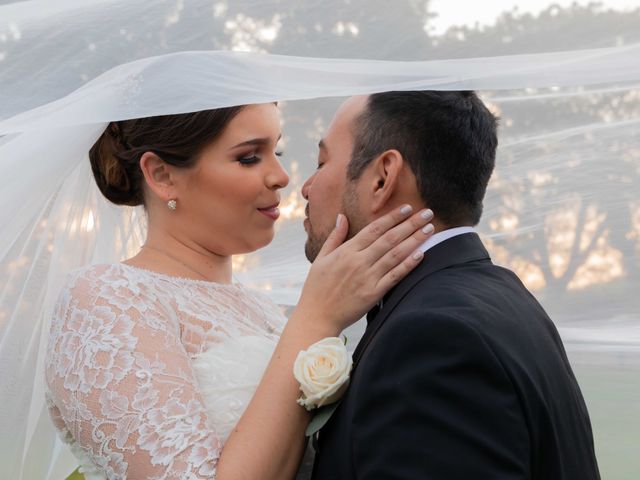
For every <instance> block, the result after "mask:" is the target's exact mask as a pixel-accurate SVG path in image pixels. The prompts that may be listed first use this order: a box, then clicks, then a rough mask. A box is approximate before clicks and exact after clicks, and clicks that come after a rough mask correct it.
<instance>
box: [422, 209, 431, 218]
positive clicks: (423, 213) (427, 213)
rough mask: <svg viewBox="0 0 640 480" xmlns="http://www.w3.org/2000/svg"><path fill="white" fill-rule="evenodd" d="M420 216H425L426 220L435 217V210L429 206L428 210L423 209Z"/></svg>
mask: <svg viewBox="0 0 640 480" xmlns="http://www.w3.org/2000/svg"><path fill="white" fill-rule="evenodd" d="M420 216H421V217H422V218H424V219H425V220H429V219H430V218H433V212H432V211H431V209H430V208H427V209H426V210H423V211H422V212H421V213H420Z"/></svg>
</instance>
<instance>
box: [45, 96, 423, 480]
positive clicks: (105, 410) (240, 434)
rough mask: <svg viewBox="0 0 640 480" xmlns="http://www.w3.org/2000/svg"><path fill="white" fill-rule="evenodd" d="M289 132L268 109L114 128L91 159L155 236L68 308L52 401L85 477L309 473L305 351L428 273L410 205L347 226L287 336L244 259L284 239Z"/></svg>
mask: <svg viewBox="0 0 640 480" xmlns="http://www.w3.org/2000/svg"><path fill="white" fill-rule="evenodd" d="M280 135H281V134H280V121H279V117H278V109H277V106H276V105H275V104H272V103H269V104H259V105H247V106H238V107H230V108H221V109H217V110H208V111H201V112H196V113H188V114H179V115H169V116H159V117H149V118H142V119H134V120H126V121H120V122H112V123H110V124H109V126H108V128H107V129H106V131H105V132H104V133H103V134H102V136H101V137H100V138H99V139H98V141H97V142H96V143H95V145H94V146H93V147H92V149H91V151H90V155H89V157H90V160H91V167H92V170H93V174H94V177H95V180H96V183H97V185H98V187H99V189H100V190H101V192H102V193H103V194H104V196H105V197H106V198H107V199H108V200H110V201H111V202H113V203H115V204H119V205H144V207H145V210H146V212H147V216H148V234H147V238H146V242H145V243H144V245H143V247H142V248H141V249H140V252H139V253H138V254H137V255H135V256H133V257H132V258H129V259H127V260H125V261H124V262H123V263H116V264H102V265H91V266H88V267H85V268H83V269H80V270H77V271H75V272H73V273H72V274H71V275H70V276H69V278H68V281H67V283H66V285H65V286H64V288H63V290H62V293H61V295H60V297H59V300H58V302H57V305H56V308H55V311H54V318H53V321H52V326H51V332H50V338H49V345H48V351H47V358H46V382H47V388H48V391H47V402H48V405H49V410H50V415H51V417H52V419H53V422H54V424H55V425H56V428H57V429H58V430H59V432H60V434H61V435H62V436H63V438H64V439H65V441H67V442H68V443H69V444H70V445H71V448H72V450H73V451H74V453H75V454H76V456H77V457H78V458H79V461H80V463H81V467H82V471H83V472H84V473H85V475H86V476H87V477H88V478H109V479H121V478H135V479H142V478H149V479H159V478H180V479H185V478H194V479H195V478H217V479H222V480H229V479H257V478H259V479H291V478H294V477H295V476H296V472H297V471H298V466H299V463H300V459H301V457H302V455H303V452H304V449H305V442H304V430H305V427H306V425H307V424H308V422H309V419H310V414H309V413H308V412H307V411H306V410H305V409H304V408H302V407H300V406H299V405H298V404H297V403H296V399H297V397H298V396H299V393H300V388H299V387H300V385H299V384H298V383H297V382H296V380H295V378H294V376H293V363H294V360H295V358H296V356H297V354H298V352H300V351H301V350H304V349H305V348H307V347H308V346H309V345H311V344H313V343H314V342H316V341H318V340H321V339H323V338H325V337H333V336H336V335H339V334H340V332H341V331H342V330H343V329H344V328H345V327H347V326H349V325H350V324H352V323H353V322H355V321H356V320H357V319H359V318H360V317H361V316H362V315H363V314H364V313H365V312H366V311H367V310H368V309H369V308H370V307H372V306H373V305H374V304H375V303H376V301H377V300H378V299H379V298H381V297H382V295H383V294H384V293H385V292H386V291H387V290H388V289H390V288H391V287H392V286H393V285H394V284H395V283H397V281H399V280H400V278H401V277H403V276H404V275H406V273H408V272H409V271H410V270H411V269H412V268H413V267H414V266H416V265H417V264H418V263H419V261H420V259H421V257H420V254H415V253H414V250H415V249H416V248H417V247H418V245H420V244H421V243H422V242H423V241H424V239H425V233H423V232H422V227H423V226H424V225H425V224H426V223H427V220H425V219H424V218H423V217H422V216H421V215H419V214H416V215H410V208H408V207H407V206H405V208H403V209H401V210H399V211H395V212H392V213H390V214H388V215H386V216H384V217H382V218H380V219H379V220H377V221H376V222H375V224H372V226H371V227H368V228H366V229H364V230H363V231H362V232H360V233H359V234H358V235H356V236H355V237H354V238H352V239H350V240H348V241H346V242H344V240H345V237H346V235H347V230H348V225H347V221H346V219H345V218H344V216H342V215H339V216H338V219H337V222H336V228H335V230H334V231H333V233H332V234H331V235H330V237H329V238H328V240H327V241H326V243H325V245H324V247H323V248H322V250H321V253H320V255H319V256H318V258H317V260H316V261H315V262H314V264H313V266H312V268H311V270H310V272H309V276H308V277H307V280H306V282H305V286H304V288H303V291H302V295H301V298H300V301H299V303H298V306H297V308H296V309H295V310H294V311H293V313H292V315H291V316H290V318H289V320H288V321H286V324H285V318H284V317H283V315H282V313H281V312H280V310H279V309H278V307H277V306H276V305H274V304H273V303H272V302H271V301H269V300H268V299H267V298H266V297H265V296H264V295H262V294H260V293H258V292H255V291H252V290H249V289H247V288H245V287H243V286H242V285H240V284H237V283H233V281H232V255H234V254H240V253H246V252H251V251H254V250H256V249H259V248H261V247H263V246H265V245H267V244H268V243H269V242H270V241H271V240H272V237H273V235H274V223H275V221H276V220H277V218H278V215H279V211H278V203H279V190H280V189H282V188H283V187H285V186H286V185H287V183H288V176H287V173H286V172H285V170H284V169H283V168H282V166H281V165H280V163H279V161H278V158H277V157H278V155H280V152H278V151H277V144H278V140H279V138H280ZM343 242H344V243H343ZM301 247H302V246H301Z"/></svg>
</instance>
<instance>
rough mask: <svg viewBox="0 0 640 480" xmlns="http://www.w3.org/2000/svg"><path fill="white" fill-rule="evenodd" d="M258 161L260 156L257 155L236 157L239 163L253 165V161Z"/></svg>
mask: <svg viewBox="0 0 640 480" xmlns="http://www.w3.org/2000/svg"><path fill="white" fill-rule="evenodd" d="M259 161H260V157H258V156H257V155H250V156H248V157H240V158H238V162H240V164H241V165H253V164H254V163H258V162H259Z"/></svg>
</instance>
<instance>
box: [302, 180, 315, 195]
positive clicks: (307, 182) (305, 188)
mask: <svg viewBox="0 0 640 480" xmlns="http://www.w3.org/2000/svg"><path fill="white" fill-rule="evenodd" d="M312 178H313V175H311V176H310V177H309V178H307V180H305V182H304V185H302V198H304V199H305V200H309V187H310V186H311V179H312Z"/></svg>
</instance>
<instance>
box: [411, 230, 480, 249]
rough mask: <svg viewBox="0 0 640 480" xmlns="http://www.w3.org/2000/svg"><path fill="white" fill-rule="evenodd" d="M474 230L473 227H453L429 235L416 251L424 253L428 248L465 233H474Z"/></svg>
mask: <svg viewBox="0 0 640 480" xmlns="http://www.w3.org/2000/svg"><path fill="white" fill-rule="evenodd" d="M475 231H476V230H475V229H474V228H473V227H455V228H449V229H447V230H443V231H441V232H438V233H434V234H433V235H431V236H430V237H429V238H428V239H427V240H426V241H425V242H424V243H423V244H422V245H420V246H419V247H418V250H421V251H422V252H424V253H426V252H427V250H429V249H430V248H433V247H435V246H436V245H438V244H439V243H442V242H444V241H445V240H449V239H450V238H453V237H457V236H458V235H463V234H465V233H474V232H475Z"/></svg>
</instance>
